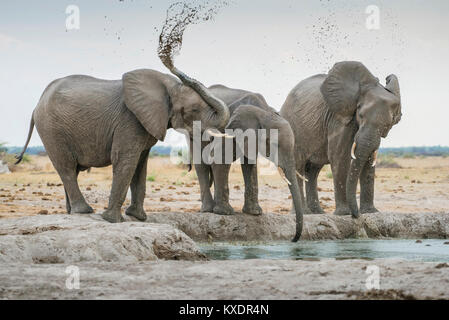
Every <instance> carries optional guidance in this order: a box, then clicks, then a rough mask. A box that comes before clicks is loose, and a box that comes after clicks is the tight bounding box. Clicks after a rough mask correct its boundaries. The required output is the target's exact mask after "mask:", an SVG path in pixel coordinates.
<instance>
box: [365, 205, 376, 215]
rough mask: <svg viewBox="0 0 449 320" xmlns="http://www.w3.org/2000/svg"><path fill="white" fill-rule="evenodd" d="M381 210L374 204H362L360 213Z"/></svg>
mask: <svg viewBox="0 0 449 320" xmlns="http://www.w3.org/2000/svg"><path fill="white" fill-rule="evenodd" d="M376 212H379V210H377V209H376V207H374V206H360V213H362V214H363V213H376Z"/></svg>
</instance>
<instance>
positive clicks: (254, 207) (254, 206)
mask: <svg viewBox="0 0 449 320" xmlns="http://www.w3.org/2000/svg"><path fill="white" fill-rule="evenodd" d="M242 212H243V213H246V214H250V215H253V216H260V215H261V214H262V213H263V210H262V208H261V207H260V206H259V204H258V203H257V202H256V203H251V204H247V203H245V205H244V206H243V209H242Z"/></svg>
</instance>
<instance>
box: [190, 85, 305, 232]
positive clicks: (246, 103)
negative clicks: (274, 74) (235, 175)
mask: <svg viewBox="0 0 449 320" xmlns="http://www.w3.org/2000/svg"><path fill="white" fill-rule="evenodd" d="M209 91H210V92H211V93H212V94H213V95H214V96H215V97H217V98H219V99H221V100H222V101H223V102H224V103H225V104H226V105H228V106H229V111H230V115H231V116H230V119H229V123H228V124H227V126H226V128H225V129H232V130H236V129H241V130H242V131H243V132H245V131H246V130H248V129H252V130H254V131H253V132H255V133H256V134H255V136H256V137H257V131H256V130H258V129H265V130H266V132H267V140H266V151H267V152H266V154H265V155H268V154H269V153H270V156H271V150H269V149H270V142H271V140H270V138H271V136H270V134H269V133H270V129H275V130H277V134H278V139H277V141H278V143H277V144H275V143H273V144H272V147H276V148H277V149H278V153H277V154H278V162H277V164H278V165H279V169H280V170H279V171H280V173H281V176H283V177H284V179H285V180H286V181H287V183H288V185H289V189H290V192H291V195H292V199H293V204H294V209H295V214H296V230H297V232H296V236H295V241H297V240H298V239H299V237H300V235H301V231H302V220H303V212H304V204H303V202H301V193H300V190H299V184H298V182H297V179H296V175H297V173H296V165H295V155H294V145H295V140H294V135H293V131H292V128H291V127H290V124H289V122H288V121H286V120H285V119H284V118H282V117H281V116H280V115H279V113H278V112H276V110H274V109H273V108H271V107H269V106H268V104H267V102H266V101H265V98H264V97H263V96H262V95H260V94H258V93H253V92H250V91H246V90H240V89H231V88H228V87H226V86H224V85H214V86H211V87H209ZM225 136H226V135H225V134H221V135H220V134H218V135H215V137H214V139H215V138H222V139H223V138H225ZM228 138H229V137H228ZM231 138H234V141H233V150H234V155H233V159H232V160H233V161H235V160H236V152H235V151H236V150H237V148H238V146H240V147H239V149H240V151H241V155H243V157H242V158H243V159H242V160H243V161H241V168H242V172H243V178H244V182H245V197H244V199H245V202H244V206H243V209H242V212H243V213H246V214H253V215H260V214H262V209H261V207H260V205H259V203H258V181H257V163H256V160H257V158H252V157H251V156H250V155H249V154H248V142H245V143H241V144H240V145H238V144H237V142H236V141H235V137H231ZM241 141H242V142H243V140H241ZM191 143H193V141H191ZM205 145H206V144H203V145H202V148H203V150H204V147H205ZM258 145H259V140H258V139H257V138H256V146H258ZM191 149H192V148H191ZM222 151H223V153H222V157H223V158H222V161H221V162H222V163H221V164H216V163H212V164H210V165H208V164H205V163H200V164H195V170H196V172H197V176H198V180H199V184H200V190H201V201H202V207H201V211H202V212H214V213H216V214H220V215H231V214H234V210H233V208H232V207H231V205H230V204H229V186H228V176H229V171H230V167H231V164H230V163H227V164H226V163H224V161H223V160H224V156H225V155H224V151H225V149H224V148H223V149H222ZM255 155H257V151H256V153H255ZM253 156H254V154H253ZM271 159H272V158H271ZM250 160H253V161H250ZM284 174H285V176H284ZM211 181H213V183H214V185H215V188H214V197H212V194H211V191H210V187H211V184H212V183H211Z"/></svg>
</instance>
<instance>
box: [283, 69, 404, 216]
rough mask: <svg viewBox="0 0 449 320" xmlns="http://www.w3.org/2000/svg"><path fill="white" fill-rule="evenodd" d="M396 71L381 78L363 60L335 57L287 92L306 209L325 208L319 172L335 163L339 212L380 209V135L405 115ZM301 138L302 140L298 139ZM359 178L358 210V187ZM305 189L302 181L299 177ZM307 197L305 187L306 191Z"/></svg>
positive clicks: (287, 110)
mask: <svg viewBox="0 0 449 320" xmlns="http://www.w3.org/2000/svg"><path fill="white" fill-rule="evenodd" d="M401 110H402V107H401V94H400V88H399V80H398V77H397V76H396V75H394V74H392V75H389V76H388V77H387V78H386V85H385V86H383V85H381V84H380V83H379V79H378V78H376V77H374V76H373V75H372V74H371V73H370V71H369V70H368V69H367V68H366V67H365V66H364V65H363V64H362V63H360V62H356V61H344V62H338V63H336V64H335V65H334V66H333V68H332V69H331V70H330V71H329V73H328V74H318V75H315V76H312V77H310V78H307V79H305V80H303V81H301V82H300V83H299V84H298V85H297V86H296V87H295V88H293V90H292V91H291V92H290V93H289V95H288V97H287V99H286V101H285V103H284V104H283V106H282V108H281V110H280V114H281V116H283V117H284V118H285V119H287V120H288V121H289V122H290V125H291V127H292V129H293V131H294V134H295V141H296V145H295V156H296V166H297V170H298V171H299V172H300V173H305V176H306V179H307V180H308V182H306V197H307V206H306V210H307V213H308V214H310V213H324V211H323V210H322V208H321V206H320V203H319V199H318V191H317V178H318V174H319V172H320V170H321V169H322V167H323V166H324V165H325V164H329V163H330V166H331V170H332V175H333V182H334V194H335V202H336V209H335V211H334V214H336V215H349V214H351V215H352V216H353V217H355V218H356V217H359V215H360V213H371V212H377V211H378V210H377V209H376V207H375V206H374V179H375V165H376V158H377V150H378V148H379V145H380V142H381V138H386V137H387V135H388V133H389V131H390V129H391V128H392V127H393V126H394V125H396V124H397V123H398V122H399V121H400V120H401V116H402V111H401ZM299 141H300V142H301V143H298V142H299ZM359 180H360V189H361V192H360V210H359V207H358V204H357V199H356V189H357V184H358V181H359ZM300 189H301V191H302V192H303V189H302V181H300ZM302 197H304V193H302Z"/></svg>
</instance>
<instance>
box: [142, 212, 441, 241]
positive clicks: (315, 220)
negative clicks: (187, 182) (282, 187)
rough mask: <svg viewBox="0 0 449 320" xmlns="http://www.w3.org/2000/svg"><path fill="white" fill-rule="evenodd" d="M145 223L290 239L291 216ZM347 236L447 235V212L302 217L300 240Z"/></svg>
mask: <svg viewBox="0 0 449 320" xmlns="http://www.w3.org/2000/svg"><path fill="white" fill-rule="evenodd" d="M147 221H148V222H152V223H164V224H169V225H172V226H174V227H175V228H178V229H180V230H182V231H183V232H185V233H186V234H187V235H188V236H189V237H191V238H192V239H194V240H195V241H211V240H213V241H254V240H255V241H269V240H291V239H292V238H293V236H294V234H295V217H294V215H291V214H273V213H265V214H263V215H261V216H252V215H247V214H236V215H232V216H220V215H216V214H213V213H207V212H203V213H188V212H184V213H183V212H164V213H151V214H149V215H148V220H147ZM348 238H373V239H382V238H405V239H413V238H414V239H419V238H421V239H426V238H433V239H445V238H449V213H387V212H384V213H370V214H364V215H362V216H361V217H360V218H359V219H353V218H352V217H351V216H335V215H330V214H321V215H306V216H304V229H303V233H302V236H301V239H302V240H337V239H348Z"/></svg>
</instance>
